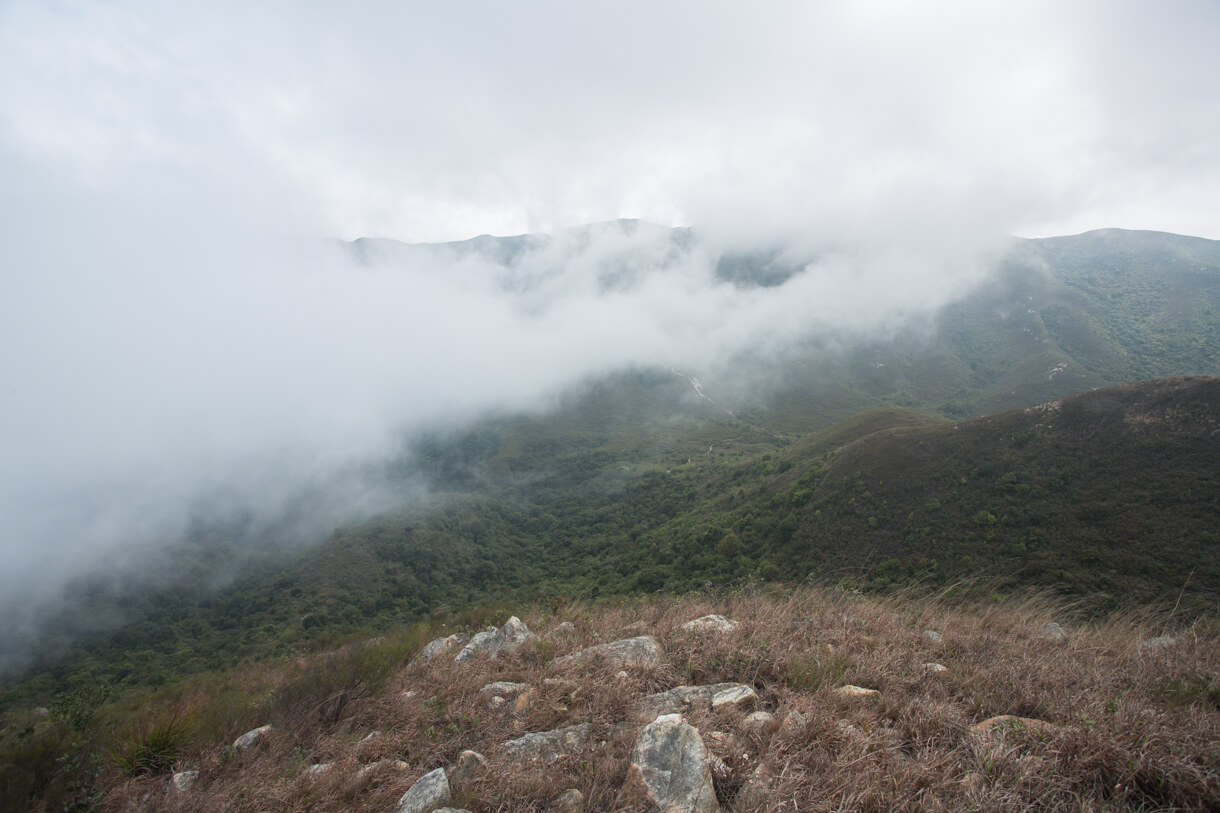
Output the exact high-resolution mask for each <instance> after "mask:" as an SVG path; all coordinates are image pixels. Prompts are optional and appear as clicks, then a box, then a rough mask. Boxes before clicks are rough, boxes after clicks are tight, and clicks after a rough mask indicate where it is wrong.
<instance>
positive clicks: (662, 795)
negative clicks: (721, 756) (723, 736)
mask: <svg viewBox="0 0 1220 813" xmlns="http://www.w3.org/2000/svg"><path fill="white" fill-rule="evenodd" d="M627 782H628V784H629V786H630V787H631V788H632V790H633V792H634V793H635V794H637V795H638V796H640V797H641V798H642V799H643V800H644V801H645V802H646V803H647V804H649V805H655V806H656V807H657V808H659V809H660V810H662V811H666V812H667V813H713V812H714V811H717V812H718V811H719V810H720V804H719V803H718V802H717V801H716V789H715V788H714V787H713V785H712V773H711V770H710V769H709V768H708V762H707V752H706V751H705V749H704V747H703V740H702V739H701V738H700V736H699V730H698V729H696V728H695V727H694V726H692V725H690V724H689V723H687V722H685V721H684V720H683V719H682V717H681V715H678V714H663V715H661V716H660V717H658V718H657V719H656V720H654V721H653V722H651V723H649V724H648V725H646V726H644V727H643V728H642V729H640V734H639V736H638V737H637V738H636V742H635V748H634V749H633V750H632V752H631V767H630V768H629V769H628V773H627Z"/></svg>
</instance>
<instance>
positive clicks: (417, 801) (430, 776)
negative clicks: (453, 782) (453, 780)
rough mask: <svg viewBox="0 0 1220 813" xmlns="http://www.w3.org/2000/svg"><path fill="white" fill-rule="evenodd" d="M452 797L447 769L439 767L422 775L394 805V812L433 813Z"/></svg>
mask: <svg viewBox="0 0 1220 813" xmlns="http://www.w3.org/2000/svg"><path fill="white" fill-rule="evenodd" d="M451 798H452V795H451V793H450V791H449V780H448V779H446V778H445V769H444V768H437V769H436V770H434V771H429V772H428V773H426V774H424V775H423V776H421V777H420V778H419V780H418V781H416V783H415V784H414V785H412V786H411V788H410V790H408V791H407V792H406V793H404V794H403V795H402V797H401V798H400V799H399V800H398V804H397V805H396V806H395V807H394V813H432V811H435V810H436V809H437V808H438V807H443V806H444V805H445V804H447V803H448V802H449V800H450V799H451Z"/></svg>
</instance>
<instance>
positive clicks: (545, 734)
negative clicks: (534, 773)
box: [504, 723, 591, 762]
mask: <svg viewBox="0 0 1220 813" xmlns="http://www.w3.org/2000/svg"><path fill="white" fill-rule="evenodd" d="M590 729H591V726H590V725H589V724H588V723H581V724H579V725H572V726H568V727H567V728H557V729H555V730H553V731H540V732H536V733H533V734H526V735H525V736H524V737H518V738H517V739H515V740H509V741H508V742H506V743H504V752H505V753H506V754H508V756H509V757H511V758H512V759H514V760H519V761H523V762H536V761H539V760H542V761H545V762H550V761H552V760H556V759H559V758H560V757H564V756H569V755H571V754H574V753H576V752H578V751H580V750H581V749H582V748H584V747H585V744H586V743H587V742H588V741H589V731H590Z"/></svg>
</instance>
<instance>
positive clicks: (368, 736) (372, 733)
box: [360, 731, 381, 743]
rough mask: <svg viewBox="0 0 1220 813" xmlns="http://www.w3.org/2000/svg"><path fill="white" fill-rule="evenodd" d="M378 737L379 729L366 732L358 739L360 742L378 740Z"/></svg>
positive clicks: (379, 736)
mask: <svg viewBox="0 0 1220 813" xmlns="http://www.w3.org/2000/svg"><path fill="white" fill-rule="evenodd" d="M379 739H381V732H380V731H370V732H369V733H368V734H366V735H365V736H364V738H363V739H362V740H360V742H362V743H365V742H372V741H373V740H379Z"/></svg>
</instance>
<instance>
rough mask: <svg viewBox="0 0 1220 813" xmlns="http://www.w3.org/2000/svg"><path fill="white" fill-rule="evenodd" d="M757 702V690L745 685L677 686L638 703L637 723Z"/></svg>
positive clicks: (636, 710)
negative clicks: (700, 707) (692, 710)
mask: <svg viewBox="0 0 1220 813" xmlns="http://www.w3.org/2000/svg"><path fill="white" fill-rule="evenodd" d="M757 700H758V695H757V694H756V693H755V692H754V689H753V688H751V687H750V686H747V685H745V684H744V683H711V684H708V685H706V686H678V687H676V688H673V689H669V690H668V691H664V692H658V693H657V694H650V695H648V696H647V697H644V698H641V699H640V701H639V703H637V704H636V707H635V712H636V720H637V721H638V722H641V723H647V722H650V721H652V720H655V719H656V718H657V717H658V716H659V715H662V714H674V713H677V712H682V711H685V710H687V709H689V708H690V707H691V706H695V705H705V706H709V707H711V708H725V707H727V706H736V707H738V708H740V707H742V706H746V705H749V704H751V703H754V702H756V701H757Z"/></svg>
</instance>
